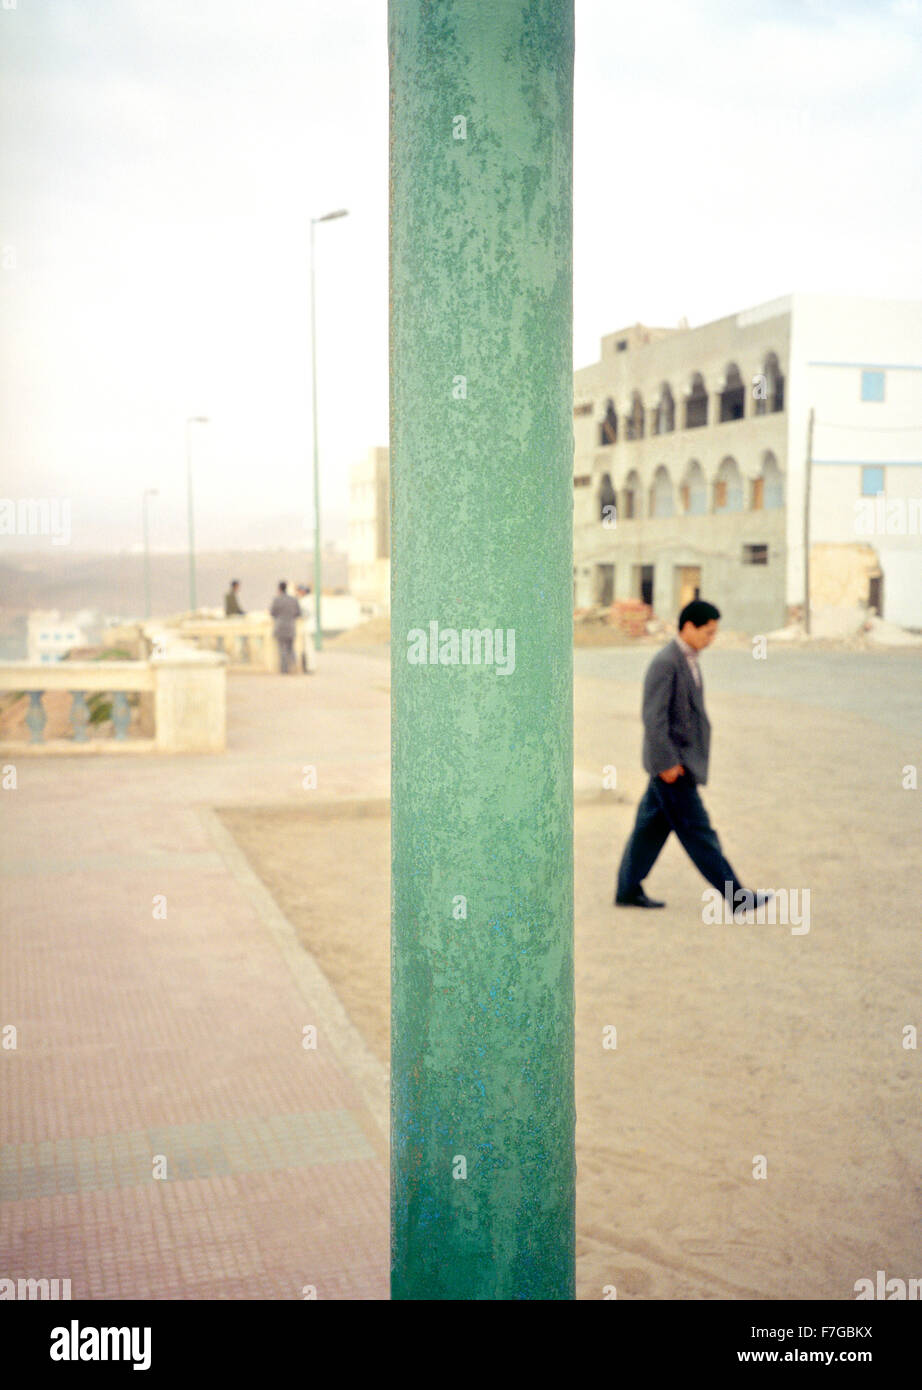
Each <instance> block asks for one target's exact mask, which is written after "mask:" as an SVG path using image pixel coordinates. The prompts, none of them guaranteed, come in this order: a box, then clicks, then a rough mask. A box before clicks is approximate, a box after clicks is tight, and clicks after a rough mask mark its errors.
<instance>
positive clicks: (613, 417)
mask: <svg viewBox="0 0 922 1390" xmlns="http://www.w3.org/2000/svg"><path fill="white" fill-rule="evenodd" d="M617 440H618V412H617V411H616V410H615V403H614V401H611V400H610V401H608V403H607V405H606V408H605V419H604V420H603V421H602V424H601V425H600V427H599V443H600V444H603V445H604V444H615V443H617Z"/></svg>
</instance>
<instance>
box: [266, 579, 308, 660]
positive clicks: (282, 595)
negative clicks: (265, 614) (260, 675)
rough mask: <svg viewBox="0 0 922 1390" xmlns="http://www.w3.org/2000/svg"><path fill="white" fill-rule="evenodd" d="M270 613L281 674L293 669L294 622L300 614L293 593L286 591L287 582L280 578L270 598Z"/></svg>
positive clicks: (299, 606) (299, 607)
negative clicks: (275, 591) (275, 592)
mask: <svg viewBox="0 0 922 1390" xmlns="http://www.w3.org/2000/svg"><path fill="white" fill-rule="evenodd" d="M269 613H270V615H271V616H272V617H273V618H274V619H275V623H274V624H273V628H272V633H273V636H274V637H275V640H276V642H278V644H279V670H280V671H281V673H282V675H283V676H287V674H288V672H289V671H291V670H293V669H294V664H295V653H294V642H295V631H296V628H295V624H296V623H297V621H298V619H299V618H300V616H301V605H300V604H299V603H298V600H297V599H296V598H295V597H294V595H293V594H290V593H289V592H288V583H287V581H286V580H284V579H283V580H282V581H281V583H280V584H279V591H278V593H277V594H276V596H275V598H274V599H273V600H272V607H271V608H270V609H269Z"/></svg>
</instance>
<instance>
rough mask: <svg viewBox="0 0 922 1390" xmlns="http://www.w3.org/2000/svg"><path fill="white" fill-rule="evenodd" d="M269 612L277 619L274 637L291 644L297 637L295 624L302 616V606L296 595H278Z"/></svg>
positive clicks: (273, 628) (274, 625) (273, 627)
mask: <svg viewBox="0 0 922 1390" xmlns="http://www.w3.org/2000/svg"><path fill="white" fill-rule="evenodd" d="M269 612H270V614H271V615H272V617H273V618H274V619H275V622H274V623H273V625H272V634H273V636H274V637H277V638H281V639H282V641H283V642H290V641H291V639H292V638H293V637H294V635H295V624H296V623H297V621H298V619H299V618H300V616H301V605H300V603H299V602H298V600H297V599H296V598H295V596H294V594H276V596H275V598H274V599H273V600H272V607H271V608H270V609H269Z"/></svg>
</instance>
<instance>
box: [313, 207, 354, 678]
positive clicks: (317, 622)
mask: <svg viewBox="0 0 922 1390" xmlns="http://www.w3.org/2000/svg"><path fill="white" fill-rule="evenodd" d="M348 215H349V213H348V209H347V208H338V209H337V210H336V212H325V213H324V214H323V216H322V217H312V218H311V426H312V429H313V437H314V647H315V649H316V650H317V651H318V652H319V651H322V649H323V619H322V617H321V613H320V599H321V594H322V590H323V557H322V555H321V551H320V451H319V444H318V433H317V310H316V307H315V298H316V291H315V283H314V227H315V226H316V224H317V223H318V222H335V221H336V220H337V218H340V217H348Z"/></svg>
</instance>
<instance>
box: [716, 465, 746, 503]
mask: <svg viewBox="0 0 922 1390" xmlns="http://www.w3.org/2000/svg"><path fill="white" fill-rule="evenodd" d="M714 510H715V512H741V511H742V510H743V479H742V477H741V476H740V470H739V465H738V464H737V462H736V459H733V458H725V459H724V461H723V463H722V464H721V465H720V467H719V468H718V470H717V478H716V479H715V482H714Z"/></svg>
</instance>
